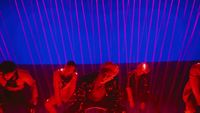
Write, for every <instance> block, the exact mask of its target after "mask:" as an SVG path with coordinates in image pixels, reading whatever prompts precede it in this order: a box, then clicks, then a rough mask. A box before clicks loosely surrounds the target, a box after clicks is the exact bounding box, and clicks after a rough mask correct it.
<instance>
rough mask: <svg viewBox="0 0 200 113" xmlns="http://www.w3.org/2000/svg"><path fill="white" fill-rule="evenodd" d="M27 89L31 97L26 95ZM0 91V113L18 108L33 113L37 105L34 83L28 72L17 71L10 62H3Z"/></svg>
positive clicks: (0, 71)
mask: <svg viewBox="0 0 200 113" xmlns="http://www.w3.org/2000/svg"><path fill="white" fill-rule="evenodd" d="M28 89H30V91H31V95H27V91H28ZM0 90H1V93H0V109H1V110H0V111H1V112H2V113H4V112H5V113H10V112H15V111H16V110H19V109H20V108H21V110H23V111H25V112H26V113H30V112H31V113H34V112H35V109H34V107H35V106H36V105H37V103H38V89H37V85H36V82H35V80H34V79H33V78H32V77H31V75H30V74H29V72H27V71H25V70H22V69H18V68H17V66H16V64H15V63H14V62H12V61H4V62H2V63H1V65H0ZM28 96H30V98H28ZM27 105H28V106H27Z"/></svg>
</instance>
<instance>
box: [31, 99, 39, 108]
mask: <svg viewBox="0 0 200 113" xmlns="http://www.w3.org/2000/svg"><path fill="white" fill-rule="evenodd" d="M31 104H32V105H33V106H36V105H37V104H38V98H37V97H33V98H32V99H31Z"/></svg>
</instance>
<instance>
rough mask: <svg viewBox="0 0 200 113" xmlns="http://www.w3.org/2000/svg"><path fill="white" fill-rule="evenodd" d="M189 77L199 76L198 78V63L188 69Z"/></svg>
mask: <svg viewBox="0 0 200 113" xmlns="http://www.w3.org/2000/svg"><path fill="white" fill-rule="evenodd" d="M190 76H199V77H200V62H198V63H196V64H193V65H192V67H191V69H190Z"/></svg>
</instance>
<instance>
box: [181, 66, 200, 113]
mask: <svg viewBox="0 0 200 113" xmlns="http://www.w3.org/2000/svg"><path fill="white" fill-rule="evenodd" d="M183 100H184V102H185V106H186V109H185V113H199V112H200V63H196V64H194V65H193V66H192V67H191V69H190V72H189V80H188V82H187V83H186V85H185V88H184V91H183Z"/></svg>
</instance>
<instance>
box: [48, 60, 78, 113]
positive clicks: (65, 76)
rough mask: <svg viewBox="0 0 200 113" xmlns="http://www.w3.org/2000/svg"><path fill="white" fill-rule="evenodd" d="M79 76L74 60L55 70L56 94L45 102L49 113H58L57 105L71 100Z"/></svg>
mask: <svg viewBox="0 0 200 113" xmlns="http://www.w3.org/2000/svg"><path fill="white" fill-rule="evenodd" d="M77 78H78V73H77V72H76V64H75V63H74V62H73V61H69V62H67V64H66V65H65V66H64V68H61V69H58V70H56V71H55V72H54V75H53V86H54V96H52V97H50V98H49V99H47V101H46V102H45V108H46V110H47V111H48V112H49V113H57V110H56V107H58V106H61V105H64V104H66V103H67V102H68V101H69V100H70V98H71V97H72V95H73V94H74V92H75V89H76V83H77Z"/></svg>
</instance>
